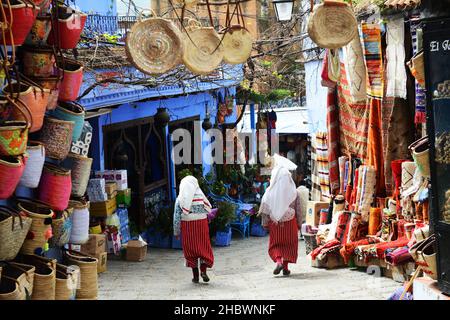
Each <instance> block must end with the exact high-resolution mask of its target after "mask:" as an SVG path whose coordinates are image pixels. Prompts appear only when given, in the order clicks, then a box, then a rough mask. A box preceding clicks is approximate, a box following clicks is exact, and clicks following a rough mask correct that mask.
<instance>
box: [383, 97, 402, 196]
mask: <svg viewBox="0 0 450 320" xmlns="http://www.w3.org/2000/svg"><path fill="white" fill-rule="evenodd" d="M394 104H395V98H393V97H386V96H385V97H384V98H383V100H382V102H381V140H382V143H383V160H384V163H383V169H384V185H385V187H386V194H391V192H392V189H393V185H392V174H391V165H390V163H388V162H386V159H387V158H391V159H392V156H391V155H390V154H388V141H389V129H392V127H391V126H390V124H391V118H392V113H393V111H394V110H393V109H394ZM394 159H398V158H394ZM386 166H387V167H386Z"/></svg>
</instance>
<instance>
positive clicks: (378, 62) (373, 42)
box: [361, 23, 384, 99]
mask: <svg viewBox="0 0 450 320" xmlns="http://www.w3.org/2000/svg"><path fill="white" fill-rule="evenodd" d="M361 42H362V44H363V52H364V61H365V63H366V69H367V86H366V89H367V95H368V96H369V97H371V98H375V99H382V98H383V81H384V79H383V78H384V77H383V62H382V51H381V28H380V25H379V24H368V23H362V24H361Z"/></svg>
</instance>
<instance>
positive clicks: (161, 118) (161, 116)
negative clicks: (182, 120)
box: [154, 108, 170, 127]
mask: <svg viewBox="0 0 450 320" xmlns="http://www.w3.org/2000/svg"><path fill="white" fill-rule="evenodd" d="M154 117H155V122H156V123H157V124H158V125H159V126H161V127H165V126H166V125H167V124H168V123H169V121H170V115H169V113H168V112H167V109H166V108H158V110H157V112H156V114H155V115H154Z"/></svg>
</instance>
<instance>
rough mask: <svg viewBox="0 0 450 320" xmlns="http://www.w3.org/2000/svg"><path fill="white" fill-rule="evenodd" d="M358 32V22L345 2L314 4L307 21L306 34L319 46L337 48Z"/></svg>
mask: <svg viewBox="0 0 450 320" xmlns="http://www.w3.org/2000/svg"><path fill="white" fill-rule="evenodd" d="M357 33H358V22H357V21H356V17H355V14H354V13H353V10H352V8H351V7H350V6H349V5H348V4H346V3H345V2H339V1H329V0H326V1H325V2H324V3H320V4H318V5H316V6H314V10H313V12H312V14H311V16H310V18H309V21H308V34H309V36H310V38H311V40H313V41H314V42H315V43H316V44H317V45H318V46H319V47H322V48H328V49H338V48H342V47H343V46H345V45H347V44H348V43H350V41H352V40H353V39H354V38H355V37H356V36H357Z"/></svg>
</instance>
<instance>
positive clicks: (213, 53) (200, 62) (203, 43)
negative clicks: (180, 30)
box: [183, 27, 224, 75]
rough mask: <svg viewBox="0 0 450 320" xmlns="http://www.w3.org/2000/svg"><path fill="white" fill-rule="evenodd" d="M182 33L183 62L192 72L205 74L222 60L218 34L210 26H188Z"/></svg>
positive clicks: (221, 47) (222, 52)
mask: <svg viewBox="0 0 450 320" xmlns="http://www.w3.org/2000/svg"><path fill="white" fill-rule="evenodd" d="M187 32H188V34H189V37H188V35H187V34H185V35H184V53H183V62H184V64H185V65H186V67H187V68H188V69H189V70H190V71H191V72H192V73H194V74H199V75H207V74H209V73H211V72H212V71H214V70H215V69H216V68H217V67H218V66H219V65H220V63H221V62H222V60H223V54H224V50H223V45H222V44H221V43H220V41H221V40H220V36H219V35H218V34H217V32H216V30H214V28H211V27H189V28H187Z"/></svg>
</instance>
